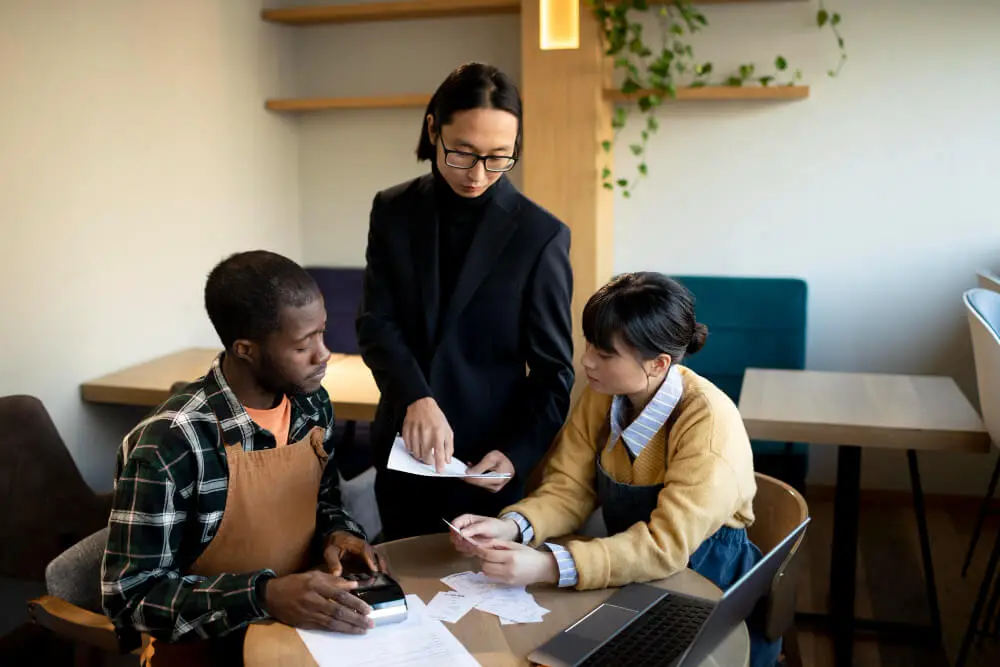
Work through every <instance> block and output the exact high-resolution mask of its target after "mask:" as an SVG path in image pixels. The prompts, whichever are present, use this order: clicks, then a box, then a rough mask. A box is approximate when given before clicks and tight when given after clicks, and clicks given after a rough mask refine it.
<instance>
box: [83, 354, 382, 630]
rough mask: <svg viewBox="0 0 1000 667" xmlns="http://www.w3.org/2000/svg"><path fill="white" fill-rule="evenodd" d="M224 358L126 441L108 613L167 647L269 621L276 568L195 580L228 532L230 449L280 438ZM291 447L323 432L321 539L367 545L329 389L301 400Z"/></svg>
mask: <svg viewBox="0 0 1000 667" xmlns="http://www.w3.org/2000/svg"><path fill="white" fill-rule="evenodd" d="M221 360H222V355H221V354H220V356H219V357H217V358H216V360H215V362H214V363H213V364H212V368H211V370H210V371H209V372H208V374H207V375H206V376H205V377H203V378H201V379H199V380H197V381H195V382H193V383H192V384H190V385H188V386H187V387H185V388H184V389H183V390H182V391H180V392H179V393H177V394H174V395H173V396H171V397H170V398H168V399H167V400H166V401H165V402H164V403H163V404H162V405H161V406H160V407H159V408H157V409H156V411H155V412H153V413H152V414H151V415H150V416H149V417H147V418H146V419H145V420H143V421H142V422H141V423H139V424H138V425H137V426H136V427H135V428H134V429H133V430H132V431H131V432H130V433H129V434H128V435H126V436H125V439H124V441H123V442H122V446H121V449H120V451H119V453H118V461H117V467H116V474H115V490H114V504H113V506H112V511H111V517H110V521H109V529H110V531H109V535H108V544H107V547H106V548H105V552H104V562H103V564H102V567H101V596H102V600H103V606H104V611H105V613H106V614H107V615H108V617H109V618H110V619H111V620H112V622H113V623H114V624H115V625H116V626H117V627H119V628H130V629H134V630H136V631H139V632H145V633H147V634H149V635H151V636H153V637H155V638H157V639H162V640H165V641H184V640H188V639H205V638H211V637H220V636H223V635H225V634H228V633H230V632H232V631H233V630H237V629H239V628H241V627H243V626H245V625H247V624H248V623H251V622H253V621H256V620H260V619H264V618H267V613H266V612H265V611H264V610H263V608H262V606H261V602H260V600H259V599H258V596H257V583H258V580H260V579H261V577H273V576H274V572H272V571H270V570H260V571H256V572H233V573H226V574H220V575H218V576H214V577H200V576H195V575H190V574H188V575H185V574H184V572H185V571H186V570H187V568H189V567H190V566H191V565H192V564H193V563H194V561H195V559H197V558H198V556H200V555H201V553H202V552H203V551H204V550H205V548H206V547H207V546H208V544H209V542H211V540H212V538H213V537H214V536H215V534H216V532H217V531H218V529H219V523H220V522H221V520H222V514H223V510H225V507H226V491H227V487H228V481H229V472H228V468H227V466H226V462H225V458H224V455H223V446H224V445H223V441H222V440H220V438H219V431H220V429H221V431H222V433H223V434H224V435H223V437H224V441H225V442H226V443H235V442H240V443H242V444H243V449H244V451H248V452H250V451H256V450H262V449H272V448H274V447H275V440H274V436H273V435H272V434H271V433H270V432H268V431H267V430H265V429H262V428H261V427H260V426H258V425H257V424H256V423H255V422H254V421H253V420H252V419H251V418H250V416H249V415H248V414H247V412H246V410H244V409H243V406H242V405H241V404H240V402H239V400H238V399H237V398H236V395H235V394H234V393H233V391H232V389H230V388H229V385H228V384H227V383H226V380H225V377H223V375H222V368H221V366H220V363H221ZM291 402H292V406H291V426H290V429H289V438H288V442H289V443H292V442H297V441H298V440H300V439H302V438H303V437H305V435H306V434H307V433H308V432H309V431H310V430H311V429H312V428H313V427H315V426H319V427H321V428H323V429H325V430H326V438H325V449H326V451H327V452H328V453H329V454H331V463H330V464H328V465H327V466H326V469H325V472H324V474H323V478H322V481H321V483H320V491H319V498H318V499H317V511H316V538H317V544H318V543H319V540H321V539H322V538H324V537H325V536H327V535H329V534H330V533H332V532H334V531H338V530H346V531H348V532H351V533H354V534H356V535H358V536H359V537H361V538H363V539H367V537H366V536H365V534H364V530H363V529H362V528H361V526H360V525H359V524H358V523H356V522H355V521H354V520H353V519H351V517H350V516H348V514H347V513H346V512H345V511H344V510H343V508H342V507H341V503H340V489H339V487H338V476H337V468H336V466H335V465H333V463H332V453H333V451H332V450H333V444H334V439H333V437H332V436H333V428H334V420H333V406H332V405H331V404H330V397H329V395H328V394H327V393H326V390H325V389H320V390H319V391H317V392H315V393H313V394H310V395H308V396H295V397H291Z"/></svg>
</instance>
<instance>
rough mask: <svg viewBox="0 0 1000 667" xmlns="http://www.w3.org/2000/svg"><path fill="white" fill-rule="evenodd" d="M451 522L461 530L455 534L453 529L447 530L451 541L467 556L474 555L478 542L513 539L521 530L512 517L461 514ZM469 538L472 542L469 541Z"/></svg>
mask: <svg viewBox="0 0 1000 667" xmlns="http://www.w3.org/2000/svg"><path fill="white" fill-rule="evenodd" d="M451 523H452V525H453V526H455V528H458V530H459V531H460V532H461V535H457V534H456V533H455V531H453V530H452V531H449V535H450V537H451V543H452V544H453V545H454V546H455V549H457V550H458V552H459V553H463V554H466V555H467V556H475V555H476V547H477V546H478V545H479V543H480V542H489V541H491V540H495V539H500V540H508V541H513V540H516V539H517V538H518V536H519V535H520V532H521V530H520V528H518V527H517V524H516V523H514V521H513V519H494V518H492V517H488V516H479V515H478V514H463V515H462V516H460V517H458V518H457V519H455V520H454V521H452V522H451ZM470 540H471V541H472V542H473V544H470V543H469V541H470Z"/></svg>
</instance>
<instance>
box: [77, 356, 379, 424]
mask: <svg viewBox="0 0 1000 667" xmlns="http://www.w3.org/2000/svg"><path fill="white" fill-rule="evenodd" d="M219 352H220V349H219V348H207V347H196V348H190V349H186V350H181V351H179V352H174V353H172V354H167V355H164V356H162V357H157V358H156V359H152V360H150V361H147V362H144V363H141V364H136V365H135V366H130V367H128V368H125V369H123V370H120V371H117V372H114V373H110V374H109V375H105V376H103V377H99V378H97V379H95V380H90V381H89V382H84V383H83V384H82V385H80V393H81V395H82V396H83V400H85V401H89V402H91V403H112V404H117V405H138V406H143V407H155V406H157V405H159V404H160V403H162V402H163V401H164V400H166V398H167V397H168V396H169V395H170V387H171V386H173V385H174V383H176V382H190V381H192V380H196V379H198V378H199V377H201V376H203V375H204V374H205V373H206V372H207V371H208V369H209V368H211V366H212V361H213V360H214V359H215V357H216V356H217V355H218V354H219ZM323 386H324V387H325V388H326V390H327V392H329V394H330V400H331V401H332V402H333V407H334V412H335V413H336V416H337V419H347V420H355V421H371V420H372V419H374V418H375V408H376V407H377V406H378V400H379V391H378V387H377V386H376V384H375V379H374V378H373V377H372V374H371V371H370V370H369V369H368V367H367V366H365V364H364V362H363V361H362V360H361V357H359V356H356V355H346V354H334V355H333V356H331V357H330V362H329V365H328V367H327V372H326V377H325V378H324V379H323Z"/></svg>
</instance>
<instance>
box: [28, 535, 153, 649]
mask: <svg viewBox="0 0 1000 667" xmlns="http://www.w3.org/2000/svg"><path fill="white" fill-rule="evenodd" d="M107 540H108V529H107V528H104V529H102V530H99V531H97V532H96V533H94V534H93V535H90V536H89V537H87V538H85V539H83V540H81V541H80V542H78V543H77V544H75V545H73V546H72V547H70V548H69V549H67V550H66V551H65V552H63V553H62V554H60V555H59V557H57V558H56V559H54V560H53V561H52V562H51V563H49V565H48V567H47V568H46V570H45V579H46V586H47V588H48V592H49V594H48V595H44V596H41V597H39V598H37V599H35V600H32V601H31V602H29V603H28V610H29V613H30V615H31V618H32V620H33V621H34V622H35V623H37V624H38V625H40V626H42V627H44V628H46V629H48V630H51V631H52V632H54V633H56V634H57V635H59V636H61V637H65V638H66V639H69V640H70V641H72V642H73V646H74V654H75V663H76V665H77V667H84V666H89V665H99V664H101V662H102V654H105V653H112V654H125V653H131V652H133V651H135V650H137V649H138V648H139V646H140V644H141V639H140V637H139V635H138V633H128V632H126V633H121V632H119V631H118V630H117V629H116V628H115V627H114V625H112V623H111V621H110V620H109V619H108V617H107V616H105V615H104V612H103V610H102V609H101V589H100V586H101V559H102V557H103V555H104V545H105V544H106V543H107Z"/></svg>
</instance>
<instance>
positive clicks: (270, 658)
mask: <svg viewBox="0 0 1000 667" xmlns="http://www.w3.org/2000/svg"><path fill="white" fill-rule="evenodd" d="M376 548H377V549H378V550H379V551H381V552H382V553H383V554H385V555H386V557H387V558H388V559H389V563H390V567H391V568H392V571H393V575H394V576H395V577H396V579H397V581H399V583H400V585H401V586H402V587H403V590H404V591H406V593H414V594H416V595H418V596H419V597H420V599H421V600H423V601H424V602H425V603H428V602H430V601H431V599H432V598H433V597H434V595H435V594H436V593H437V592H438V591H447V590H450V589H449V588H448V587H447V586H445V585H444V584H443V583H441V581H440V579H441V577H444V576H447V575H449V574H453V573H456V572H465V571H467V570H471V571H473V572H475V571H477V569H478V568H477V567H476V561H475V560H473V559H469V558H464V557H462V556H461V555H460V554H459V553H457V552H456V551H455V549H454V548H453V547H452V546H451V542H450V541H449V540H448V536H447V535H446V534H438V535H425V536H422V537H413V538H409V539H406V540H398V541H396V542H388V543H386V544H382V545H379V546H378V547H376ZM656 585H658V586H661V587H663V588H666V589H669V590H675V591H679V592H684V593H689V594H692V595H698V596H700V597H705V598H710V599H718V598H719V596H720V591H719V589H718V588H716V587H715V585H714V584H712V583H711V582H710V581H708V580H707V579H705V578H703V577H702V576H700V575H698V574H697V573H695V572H694V571H692V570H686V571H684V572H681V573H679V574H676V575H674V576H672V577H670V578H668V579H664V580H662V581H659V582H656ZM529 591H530V592H531V593H533V594H534V596H535V599H536V600H537V601H538V604H540V605H541V606H542V607H545V608H546V609H548V610H550V611H549V613H548V614H546V615H545V620H544V621H543V622H542V623H523V624H515V625H503V626H501V625H500V619H498V618H497V617H496V616H494V615H492V614H487V613H485V612H481V611H478V610H475V609H474V610H472V611H470V612H469V613H467V614H466V615H465V616H464V617H462V620H461V621H459V622H458V623H455V624H451V623H445V627H447V628H448V630H449V631H451V632H452V634H454V635H455V637H456V638H458V640H459V641H461V642H462V644H463V645H464V646H465V647H466V648H467V649H468V650H469V652H470V653H472V655H473V656H474V657H475V658H476V660H477V661H478V662H479V663H480V664H481V665H483V666H484V667H521V666H523V665H529V664H530V663H529V662H528V660H527V655H528V654H529V653H531V652H532V651H533V650H535V649H536V648H538V647H539V646H541V645H542V644H544V643H545V642H546V641H548V640H549V639H551V638H552V637H554V636H555V635H556V634H558V633H559V632H561V631H562V630H563V629H564V628H566V627H567V626H569V625H571V624H572V623H573V622H575V621H577V620H579V619H580V618H582V617H583V616H584V615H585V614H586V613H587V612H589V611H590V610H591V609H593V608H595V607H596V606H597V605H599V604H600V603H601V602H603V601H604V600H605V599H607V598H608V597H610V595H611V594H612V593H613V592H614V589H605V590H597V591H577V590H570V589H558V588H555V587H552V586H533V587H530V588H529ZM243 653H244V661H245V665H246V667H265V666H266V667H316V662H315V661H314V660H313V659H312V656H311V655H310V653H309V651H308V650H307V649H306V646H305V644H303V643H302V640H301V639H299V635H298V633H297V632H296V631H295V630H294V629H292V628H290V627H288V626H287V625H283V624H281V623H276V622H269V623H259V624H255V625H252V626H250V628H249V630H248V632H247V636H246V643H245V644H244V649H243ZM749 661H750V639H749V635H748V634H747V630H746V625H745V624H742V623H741V624H740V626H739V627H738V628H736V630H734V631H733V633H732V634H730V636H729V637H728V638H726V640H725V641H724V642H723V643H722V644H721V645H720V646H719V647H718V648H717V649H716V650H715V652H714V653H713V654H712V655H711V656H709V657H708V658H706V659H705V661H704V662H702V665H703V667H709V666H710V665H711V666H717V667H746V665H748V664H749Z"/></svg>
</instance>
